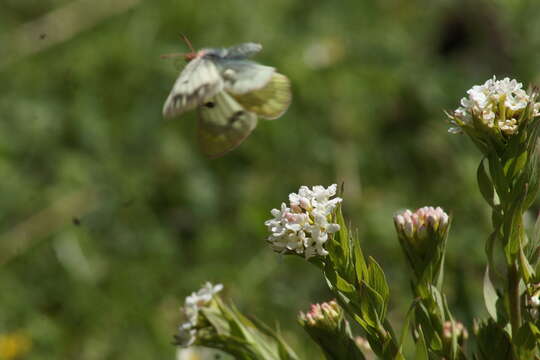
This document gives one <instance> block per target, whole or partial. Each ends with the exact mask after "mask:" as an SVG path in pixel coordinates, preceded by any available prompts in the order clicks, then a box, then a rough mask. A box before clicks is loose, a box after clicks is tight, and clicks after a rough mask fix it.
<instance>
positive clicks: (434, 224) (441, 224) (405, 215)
mask: <svg viewBox="0 0 540 360" xmlns="http://www.w3.org/2000/svg"><path fill="white" fill-rule="evenodd" d="M448 223H449V216H448V214H446V213H445V212H444V210H443V209H442V208H440V207H436V208H434V207H432V206H425V207H422V208H420V209H418V210H416V211H415V212H412V211H411V210H408V209H407V210H405V211H403V212H401V213H398V214H396V215H395V216H394V224H395V226H396V229H397V231H398V234H399V235H400V237H403V238H405V239H406V240H407V241H408V243H410V244H411V245H413V246H415V247H420V246H422V245H423V243H424V241H425V239H427V238H428V237H429V236H430V234H438V235H444V234H445V233H446V230H447V228H448Z"/></svg>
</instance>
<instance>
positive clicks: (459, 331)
mask: <svg viewBox="0 0 540 360" xmlns="http://www.w3.org/2000/svg"><path fill="white" fill-rule="evenodd" d="M454 333H455V335H456V338H457V340H458V343H460V344H462V343H463V342H464V341H465V340H467V339H468V338H469V332H468V331H467V328H465V326H464V325H463V324H462V323H461V322H459V321H456V322H454V326H452V322H451V321H445V322H444V324H443V338H444V339H446V340H452V335H453V334H454Z"/></svg>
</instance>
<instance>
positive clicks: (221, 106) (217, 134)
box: [198, 91, 257, 157]
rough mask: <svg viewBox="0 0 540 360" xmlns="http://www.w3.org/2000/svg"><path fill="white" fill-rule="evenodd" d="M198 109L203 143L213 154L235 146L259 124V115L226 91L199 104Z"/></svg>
mask: <svg viewBox="0 0 540 360" xmlns="http://www.w3.org/2000/svg"><path fill="white" fill-rule="evenodd" d="M198 112H199V123H198V138H199V144H200V147H201V149H202V151H203V152H204V153H205V155H207V156H209V157H218V156H221V155H223V154H225V153H226V152H228V151H230V150H232V149H234V148H235V147H236V146H238V145H239V144H240V143H241V142H242V141H243V140H244V139H245V138H246V137H247V136H248V135H249V134H250V133H251V131H253V129H255V127H256V126H257V116H256V115H255V114H254V113H252V112H249V111H246V110H245V109H244V108H243V107H242V106H240V104H238V102H237V101H236V100H235V99H234V98H233V97H231V96H230V95H229V94H227V93H226V92H224V91H222V92H219V93H218V94H216V95H215V96H214V97H213V98H211V99H209V100H207V102H206V103H205V104H203V105H201V106H199V108H198Z"/></svg>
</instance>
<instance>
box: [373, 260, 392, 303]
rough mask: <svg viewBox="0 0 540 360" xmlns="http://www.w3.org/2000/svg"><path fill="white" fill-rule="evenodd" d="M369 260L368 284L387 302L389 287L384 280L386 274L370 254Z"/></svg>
mask: <svg viewBox="0 0 540 360" xmlns="http://www.w3.org/2000/svg"><path fill="white" fill-rule="evenodd" d="M368 261H369V284H370V286H371V287H373V289H374V290H375V291H377V292H378V293H379V295H381V297H382V298H383V300H384V302H385V303H387V302H388V297H389V295H390V288H389V287H388V283H387V282H386V276H385V275H384V271H383V269H382V268H381V266H380V265H379V264H378V263H377V261H375V259H374V258H372V257H371V256H370V257H369V259H368Z"/></svg>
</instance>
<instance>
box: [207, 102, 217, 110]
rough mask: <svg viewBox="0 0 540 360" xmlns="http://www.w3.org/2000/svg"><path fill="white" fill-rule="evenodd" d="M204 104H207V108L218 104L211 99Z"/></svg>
mask: <svg viewBox="0 0 540 360" xmlns="http://www.w3.org/2000/svg"><path fill="white" fill-rule="evenodd" d="M204 106H206V107H207V108H210V109H212V108H213V107H215V106H216V103H215V102H213V101H209V102H207V103H206V104H204Z"/></svg>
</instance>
